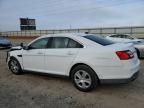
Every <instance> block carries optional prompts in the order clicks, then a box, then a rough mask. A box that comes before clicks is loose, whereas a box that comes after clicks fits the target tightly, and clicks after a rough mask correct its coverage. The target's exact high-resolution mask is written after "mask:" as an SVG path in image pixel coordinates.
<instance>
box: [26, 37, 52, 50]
mask: <svg viewBox="0 0 144 108" xmlns="http://www.w3.org/2000/svg"><path fill="white" fill-rule="evenodd" d="M48 38H49V37H44V38H40V39H37V40H35V41H34V42H32V43H31V44H29V45H28V47H30V46H31V45H32V44H33V43H35V42H36V41H39V40H41V39H48ZM48 41H49V39H48V40H47V44H46V47H45V48H32V49H30V50H36V49H47V45H48Z"/></svg>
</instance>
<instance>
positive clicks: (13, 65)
mask: <svg viewBox="0 0 144 108" xmlns="http://www.w3.org/2000/svg"><path fill="white" fill-rule="evenodd" d="M8 66H9V69H10V70H11V72H12V73H13V74H16V75H19V74H21V73H22V69H21V66H20V64H19V62H18V60H17V59H15V58H11V59H10V61H9V63H8Z"/></svg>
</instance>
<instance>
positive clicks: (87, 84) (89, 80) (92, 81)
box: [71, 65, 98, 92]
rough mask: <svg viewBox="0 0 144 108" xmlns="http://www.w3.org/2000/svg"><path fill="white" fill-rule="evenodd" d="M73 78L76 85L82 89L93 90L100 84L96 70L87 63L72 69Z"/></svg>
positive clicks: (85, 90)
mask: <svg viewBox="0 0 144 108" xmlns="http://www.w3.org/2000/svg"><path fill="white" fill-rule="evenodd" d="M71 79H72V81H73V83H74V86H75V87H76V88H77V89H79V90H80V91H84V92H87V91H91V90H93V89H94V88H95V87H97V85H98V77H97V75H96V74H95V72H94V71H93V70H92V69H91V68H90V67H88V66H86V65H79V66H77V67H76V68H74V69H73V70H72V75H71Z"/></svg>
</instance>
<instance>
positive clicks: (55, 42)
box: [51, 37, 68, 48]
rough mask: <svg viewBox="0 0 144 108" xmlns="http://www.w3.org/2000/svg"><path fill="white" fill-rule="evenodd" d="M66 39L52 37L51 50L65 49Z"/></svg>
mask: <svg viewBox="0 0 144 108" xmlns="http://www.w3.org/2000/svg"><path fill="white" fill-rule="evenodd" d="M67 44H68V38H66V37H53V39H52V43H51V48H67Z"/></svg>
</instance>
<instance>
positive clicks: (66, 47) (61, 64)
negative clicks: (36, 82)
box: [45, 37, 82, 75]
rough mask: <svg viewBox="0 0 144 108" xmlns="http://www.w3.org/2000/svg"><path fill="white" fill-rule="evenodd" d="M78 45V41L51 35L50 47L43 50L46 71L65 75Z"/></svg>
mask: <svg viewBox="0 0 144 108" xmlns="http://www.w3.org/2000/svg"><path fill="white" fill-rule="evenodd" d="M80 47H82V46H81V45H80V44H79V43H78V42H76V41H74V40H72V39H70V38H67V37H53V39H52V42H51V46H50V48H48V49H46V52H45V69H46V72H47V73H52V74H59V75H67V74H68V73H66V72H67V69H68V67H69V66H70V64H71V63H72V61H73V60H74V58H75V57H76V55H77V53H78V51H79V49H80Z"/></svg>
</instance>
